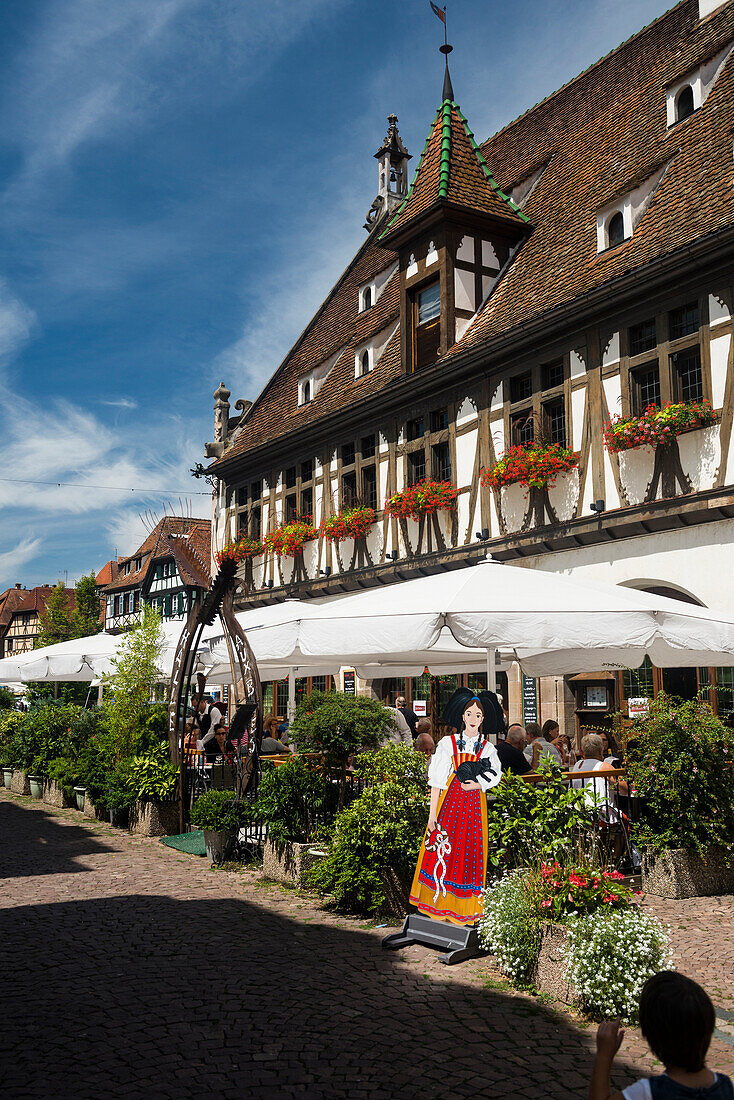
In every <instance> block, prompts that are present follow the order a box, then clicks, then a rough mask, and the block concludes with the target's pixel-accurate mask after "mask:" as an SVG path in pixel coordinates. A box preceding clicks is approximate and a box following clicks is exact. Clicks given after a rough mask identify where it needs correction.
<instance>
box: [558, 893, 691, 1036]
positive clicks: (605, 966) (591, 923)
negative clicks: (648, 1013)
mask: <svg viewBox="0 0 734 1100" xmlns="http://www.w3.org/2000/svg"><path fill="white" fill-rule="evenodd" d="M567 927H568V954H567V977H568V979H569V981H570V982H571V983H572V984H573V985H574V987H575V988H576V990H577V992H578V994H579V996H580V997H581V1002H582V1005H583V1007H584V1009H585V1010H586V1011H587V1012H588V1013H589V1014H590V1015H592V1016H596V1017H601V1018H602V1019H619V1020H622V1021H623V1022H624V1023H636V1022H637V1012H638V1005H639V1001H640V991H641V989H642V987H643V985H644V984H645V982H646V981H647V979H648V978H651V977H652V975H653V974H657V972H658V971H659V970H669V969H670V968H671V960H672V951H671V949H670V941H669V938H668V935H667V932H666V930H665V928H664V927H663V925H662V924H661V923H660V921H659V920H657V919H656V918H655V917H651V916H648V915H647V914H646V913H645V912H643V910H642V909H640V908H639V906H637V905H633V906H630V908H628V909H622V910H616V911H615V910H612V911H610V910H609V909H600V910H598V911H597V912H596V913H592V914H591V915H590V916H587V917H580V918H578V919H576V920H571V921H568V922H567Z"/></svg>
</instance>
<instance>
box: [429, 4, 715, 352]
mask: <svg viewBox="0 0 734 1100" xmlns="http://www.w3.org/2000/svg"><path fill="white" fill-rule="evenodd" d="M732 41H734V4H731V3H730V4H728V5H726V6H724V7H723V8H721V9H720V10H719V11H718V12H717V13H716V14H715V15H714V16H713V17H711V18H710V19H707V20H704V21H703V22H699V19H698V3H697V0H684V3H681V4H679V5H678V6H677V7H675V8H673V9H672V10H671V11H669V12H667V13H666V14H665V15H663V16H662V17H661V18H660V19H658V20H657V21H656V22H655V23H652V24H651V25H650V26H649V27H646V28H645V29H644V30H642V31H640V32H639V34H637V35H636V36H635V37H634V38H632V39H630V40H629V41H628V42H626V43H624V44H623V45H622V46H620V47H619V48H618V49H617V50H615V51H614V52H613V53H611V54H609V55H607V56H606V57H605V58H602V59H601V60H600V61H598V62H597V63H596V64H595V65H593V66H592V67H591V68H590V69H588V70H587V71H586V72H584V73H582V74H581V76H579V77H577V78H576V79H575V80H573V81H572V82H571V83H570V84H568V85H566V86H565V87H564V88H562V89H561V90H560V91H558V92H556V93H555V94H554V95H552V96H550V97H549V98H548V99H546V100H544V101H543V102H541V103H539V104H538V105H537V106H535V107H533V108H532V109H531V110H530V111H528V112H527V113H526V114H525V115H523V116H522V117H521V118H519V119H517V120H516V121H515V122H513V123H511V124H510V125H509V126H507V127H505V129H504V130H501V131H500V132H499V133H498V134H496V135H495V136H494V137H493V138H491V139H490V140H489V141H488V142H486V143H485V144H484V145H483V146H482V151H483V152H484V153H485V155H486V157H487V159H488V160H489V162H490V163H491V164H492V167H493V169H494V171H495V173H496V175H497V178H498V180H499V182H500V183H501V184H502V185H504V186H505V187H507V188H511V187H512V186H513V185H514V184H515V183H516V182H519V181H521V180H522V179H523V178H527V176H528V175H529V174H530V172H531V171H532V170H533V165H536V166H537V164H538V162H539V161H543V160H549V161H550V163H549V166H548V168H547V170H546V171H545V173H544V174H543V176H542V177H541V178H540V180H539V181H538V183H537V185H536V187H535V190H534V191H533V193H532V194H531V195H530V197H529V199H528V202H527V205H526V206H525V208H524V212H525V213H526V214H527V215H528V217H529V219H530V221H531V223H532V224H533V226H534V230H533V233H532V235H531V236H530V238H529V239H528V240H527V241H525V242H524V243H523V246H522V248H521V250H520V252H519V254H518V255H517V257H516V259H515V260H514V262H513V263H512V264H511V265H510V267H509V269H508V271H507V273H506V275H505V277H504V278H503V279H502V280H501V281H500V282H499V284H498V285H497V287H496V289H495V290H494V292H493V293H492V295H491V296H490V298H489V300H488V302H487V303H486V305H485V306H484V308H483V310H481V312H480V316H479V317H478V318H477V320H476V321H475V322H474V323H473V324H472V326H471V327H470V328H469V330H468V331H467V333H466V335H465V336H464V338H463V339H462V340H461V341H460V342H459V343H458V344H457V345H456V346H455V347H454V348H453V349H452V352H450V353H449V354H452V353H453V354H458V353H459V352H461V351H463V350H464V349H467V348H471V347H478V346H481V344H482V342H483V341H485V340H487V339H489V338H491V337H492V336H495V335H497V334H501V333H504V332H506V331H508V330H510V329H512V328H513V327H514V326H516V325H519V324H520V323H526V322H527V321H529V320H531V319H532V318H533V317H536V316H539V315H542V314H544V313H546V312H548V311H550V310H552V309H553V308H554V307H557V306H561V305H563V304H565V303H567V302H571V301H573V300H574V299H575V298H577V297H579V296H580V295H583V294H585V293H587V292H589V291H593V290H595V289H597V288H600V287H602V286H603V285H604V284H606V283H609V282H610V281H612V280H614V279H615V278H618V277H619V276H622V275H625V274H627V273H628V272H631V271H633V270H634V269H635V268H642V267H644V266H645V265H647V264H650V263H652V262H654V261H655V260H656V259H658V258H660V257H663V256H665V255H668V254H670V253H672V252H675V251H676V250H678V249H680V248H683V247H684V246H686V245H687V244H690V243H692V242H693V241H696V240H698V239H699V238H701V237H704V236H706V235H707V234H710V233H713V232H714V231H716V230H717V229H721V228H723V227H727V226H731V225H732V224H734V190H733V189H732V158H731V130H732V116H733V114H734V110H733V107H734V95H733V92H734V63H733V62H732V60H731V59H730V60H729V62H728V63H727V65H726V66H725V67H724V69H723V71H722V72H721V74H720V75H719V78H718V80H717V81H716V83H715V85H714V87H713V89H712V90H711V92H710V94H709V97H708V99H707V100H706V102H705V103H704V105H703V107H701V109H700V110H697V111H696V112H695V113H694V114H693V115H692V116H690V117H689V118H688V119H687V120H685V121H684V122H681V123H679V124H677V125H675V126H672V127H671V128H670V129H668V127H667V120H666V110H665V89H666V87H669V86H670V85H671V84H673V83H675V81H676V80H677V79H678V78H680V77H683V76H685V74H686V73H687V72H689V71H690V70H692V69H694V68H695V67H696V66H697V65H699V64H700V63H701V62H703V61H706V60H708V59H710V58H711V57H712V56H714V55H715V54H716V53H717V52H719V51H720V50H722V49H724V48H725V47H726V46H727V45H729V44H730V43H731V42H732ZM662 165H667V171H666V173H665V176H664V178H663V181H662V183H661V185H660V187H659V189H658V191H657V192H656V193H655V195H654V198H653V200H652V202H651V204H650V206H649V207H648V209H647V210H646V211H645V213H644V214H643V216H642V218H641V219H640V221H639V222H638V224H637V226H636V228H635V230H634V234H633V236H632V238H631V239H630V240H628V241H626V242H625V243H624V244H622V245H620V246H619V247H617V248H615V249H611V250H609V251H608V252H603V253H601V254H599V255H597V245H596V214H597V211H599V210H601V209H603V208H604V207H605V206H606V205H607V204H609V203H611V202H613V201H614V200H615V198H618V197H620V196H622V195H625V194H627V193H628V192H630V191H631V190H633V189H634V188H635V187H636V186H639V184H640V183H641V182H643V181H644V180H646V179H649V178H650V177H651V176H653V175H654V173H655V172H656V171H657V170H658V169H659V168H660V167H661V166H662Z"/></svg>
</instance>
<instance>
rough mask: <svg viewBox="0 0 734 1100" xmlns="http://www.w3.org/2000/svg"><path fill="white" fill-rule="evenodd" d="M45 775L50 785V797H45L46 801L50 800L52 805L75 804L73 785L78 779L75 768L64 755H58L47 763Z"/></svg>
mask: <svg viewBox="0 0 734 1100" xmlns="http://www.w3.org/2000/svg"><path fill="white" fill-rule="evenodd" d="M46 776H47V779H48V785H49V786H51V792H50V797H47V799H46V800H47V801H51V804H52V805H54V806H74V805H76V798H75V795H74V787H75V786H76V784H77V782H78V779H77V769H76V767H75V765H74V764H72V763H71V762H70V761H69V760H67V759H66V757H63V756H58V757H56V759H55V760H52V761H51V762H50V763H49V765H48V767H47V769H46ZM52 800H53V801H52Z"/></svg>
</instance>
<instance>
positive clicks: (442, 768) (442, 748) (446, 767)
mask: <svg viewBox="0 0 734 1100" xmlns="http://www.w3.org/2000/svg"><path fill="white" fill-rule="evenodd" d="M453 756H454V747H453V745H452V743H451V738H450V737H448V736H446V737H442V738H441V740H440V741H439V743H438V744H437V745H436V751H435V752H434V754H433V756H432V757H431V761H430V763H429V765H428V786H429V787H439V788H440V789H441V790H442V791H444V790H445V789H446V787H447V786H448V783H449V776H450V775H451V772H452V771H453Z"/></svg>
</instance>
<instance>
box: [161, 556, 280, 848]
mask: <svg viewBox="0 0 734 1100" xmlns="http://www.w3.org/2000/svg"><path fill="white" fill-rule="evenodd" d="M238 585H239V580H238V577H237V563H236V562H235V561H231V560H227V559H225V560H224V561H222V563H221V566H220V568H219V572H218V573H217V575H216V576H215V577H214V578H213V580H212V583H211V587H210V588H209V590H208V592H206V593H205V594H204V596H203V598H202V595H201V593H199V594H198V595H197V597H196V599H195V600H194V602H193V605H192V607H191V611H190V612H189V616H188V619H187V620H186V624H185V626H184V628H183V630H182V631H181V637H180V638H179V641H178V646H177V648H176V655H175V657H174V660H173V667H172V669H171V690H170V693H169V696H168V741H169V746H170V751H171V760H172V761H173V762H174V763H178V765H179V768H180V781H179V786H180V803H179V823H180V828H181V832H183V829H184V807H185V805H186V753H185V750H184V740H185V737H186V709H187V700H188V699H189V697H190V693H191V682H192V680H193V677H194V672H195V665H196V655H197V652H198V648H199V643H200V641H201V635H202V632H203V630H204V627H205V626H211V624H212V623H213V622H214V620H215V619H216V618H217V617H219V622H220V626H221V628H222V633H223V634H224V640H225V642H226V645H227V652H228V654H229V663H230V668H231V673H232V685H233V689H232V695H230V737H233V738H237V739H238V740H241V739H242V738H243V737H244V735H245V731H249V732H248V737H247V748H246V749H245V750H244V751H243V753H242V768H243V771H244V777H243V779H241V781H240V784H239V791H240V793H242V792H243V791H244V790H245V789H246V787H247V785H248V784H249V783H250V781H251V779H252V777H253V776H256V775H257V771H258V760H259V753H260V743H261V740H262V687H261V685H260V675H259V673H258V671H257V664H256V663H255V657H254V655H253V652H252V649H251V648H250V643H249V642H248V641H247V638H246V636H245V633H244V631H243V630H242V628H241V627H240V625H239V623H238V622H237V619H236V618H235V615H234V608H233V602H234V594H235V591H236V589H237V587H238Z"/></svg>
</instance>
